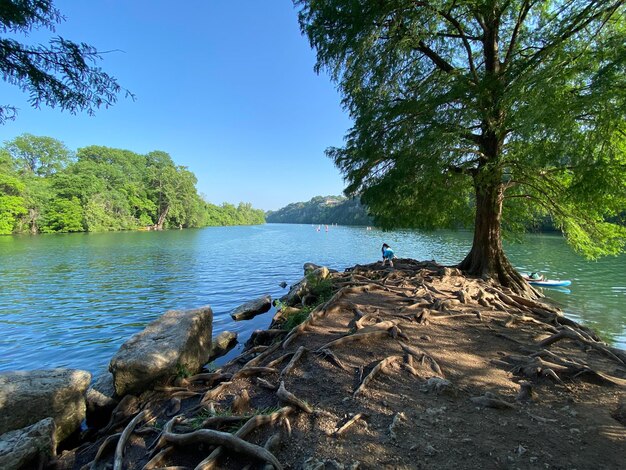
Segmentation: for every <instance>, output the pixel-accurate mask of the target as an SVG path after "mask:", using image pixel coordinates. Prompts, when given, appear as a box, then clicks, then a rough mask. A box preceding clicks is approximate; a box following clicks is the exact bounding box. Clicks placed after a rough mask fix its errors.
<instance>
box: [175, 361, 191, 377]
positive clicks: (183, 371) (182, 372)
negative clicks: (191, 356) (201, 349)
mask: <svg viewBox="0 0 626 470" xmlns="http://www.w3.org/2000/svg"><path fill="white" fill-rule="evenodd" d="M191 375H192V374H191V372H190V371H189V368H188V367H187V365H186V364H181V363H179V362H177V363H176V377H177V378H180V379H186V378H187V377H191Z"/></svg>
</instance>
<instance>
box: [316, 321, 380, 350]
mask: <svg viewBox="0 0 626 470" xmlns="http://www.w3.org/2000/svg"><path fill="white" fill-rule="evenodd" d="M368 328H369V327H368ZM365 329H366V328H364V329H363V330H365ZM363 330H361V332H359V333H355V334H353V335H348V336H343V337H341V338H339V339H336V340H334V341H331V342H329V343H326V344H325V345H323V346H321V347H319V348H318V349H317V350H316V352H320V351H322V350H324V349H329V348H331V347H334V346H339V345H341V344H346V343H351V342H352V341H360V340H363V339H371V338H388V337H389V336H390V335H389V332H388V331H387V330H380V329H374V330H370V331H363Z"/></svg>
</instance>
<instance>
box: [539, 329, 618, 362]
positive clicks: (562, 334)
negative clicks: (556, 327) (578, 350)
mask: <svg viewBox="0 0 626 470" xmlns="http://www.w3.org/2000/svg"><path fill="white" fill-rule="evenodd" d="M564 338H567V339H572V340H574V341H579V342H581V343H583V344H584V345H585V346H590V347H592V348H593V349H596V350H598V351H600V352H601V353H603V354H605V355H606V356H608V357H610V358H611V359H614V360H615V361H617V362H619V363H620V364H622V365H626V352H624V351H621V350H619V349H617V348H611V347H609V346H606V345H604V344H602V343H598V342H596V341H593V340H591V339H589V337H585V336H584V335H583V334H582V333H581V332H579V331H576V330H574V329H573V328H571V327H568V326H565V327H563V329H561V331H559V332H558V333H556V334H554V335H552V336H550V337H549V338H546V339H544V340H543V341H541V342H540V343H539V344H538V346H539V347H540V348H545V347H546V346H549V345H551V344H552V343H556V342H557V341H559V340H561V339H564Z"/></svg>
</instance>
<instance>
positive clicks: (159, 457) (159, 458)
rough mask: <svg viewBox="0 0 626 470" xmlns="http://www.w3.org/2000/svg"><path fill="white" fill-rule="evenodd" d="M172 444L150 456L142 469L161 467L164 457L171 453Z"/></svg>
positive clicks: (151, 469) (152, 469)
mask: <svg viewBox="0 0 626 470" xmlns="http://www.w3.org/2000/svg"><path fill="white" fill-rule="evenodd" d="M173 450H174V446H169V447H166V448H165V449H163V450H162V451H161V452H159V453H158V454H156V455H155V456H154V457H152V458H151V459H150V460H149V461H148V463H146V464H145V465H144V466H143V468H142V470H154V469H156V468H161V467H163V463H164V462H165V459H166V458H167V457H168V456H169V455H170V454H171V453H172V451H173Z"/></svg>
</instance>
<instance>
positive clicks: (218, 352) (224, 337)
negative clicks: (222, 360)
mask: <svg viewBox="0 0 626 470" xmlns="http://www.w3.org/2000/svg"><path fill="white" fill-rule="evenodd" d="M236 345H237V333H233V332H232V331H222V332H221V333H220V334H219V335H217V336H216V337H215V338H214V339H213V346H212V347H211V355H210V356H209V362H211V361H214V360H215V359H217V358H218V357H222V356H225V355H226V354H228V351H230V350H231V349H233V348H234V347H235V346H236Z"/></svg>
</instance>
